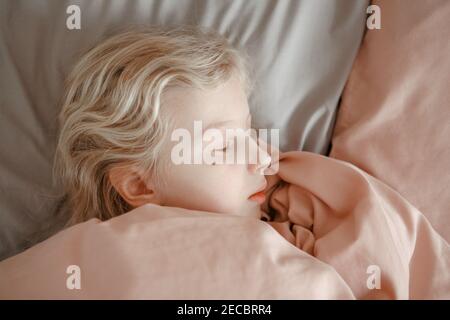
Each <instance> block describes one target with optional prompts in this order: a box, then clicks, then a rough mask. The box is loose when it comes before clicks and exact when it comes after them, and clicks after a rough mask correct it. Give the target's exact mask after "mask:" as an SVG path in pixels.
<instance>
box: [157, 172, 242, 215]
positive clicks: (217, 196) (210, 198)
mask: <svg viewBox="0 0 450 320" xmlns="http://www.w3.org/2000/svg"><path fill="white" fill-rule="evenodd" d="M245 174H246V171H245V170H244V168H243V167H242V166H209V165H180V166H174V167H173V168H172V170H170V174H169V176H168V177H167V185H168V189H167V191H166V199H168V200H170V201H167V202H168V203H166V205H172V206H179V207H184V208H187V209H194V210H205V211H214V212H229V211H231V210H236V209H237V207H238V206H242V204H243V202H244V201H245V181H246V179H245V178H246V177H245Z"/></svg>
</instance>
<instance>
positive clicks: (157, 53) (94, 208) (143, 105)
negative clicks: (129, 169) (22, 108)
mask: <svg viewBox="0 0 450 320" xmlns="http://www.w3.org/2000/svg"><path fill="white" fill-rule="evenodd" d="M234 72H237V74H238V75H239V77H240V79H241V81H242V84H243V86H244V90H245V91H246V93H247V96H249V94H250V92H251V90H252V84H251V82H250V81H249V65H248V58H247V56H246V54H245V53H244V52H243V51H241V50H238V49H236V48H234V47H233V46H231V45H230V43H229V42H228V41H227V40H226V38H225V37H223V36H221V35H220V34H218V33H216V32H214V31H211V30H205V29H201V28H199V27H193V26H185V27H179V28H176V29H162V28H159V27H150V28H146V29H144V30H134V31H128V32H124V33H121V34H118V35H115V36H112V37H111V38H108V39H106V40H105V41H103V42H101V43H100V44H99V45H97V46H95V47H94V48H93V49H91V50H90V51H88V52H87V53H86V54H85V55H84V56H82V58H81V59H80V60H79V62H78V63H77V64H76V65H75V67H74V68H73V70H72V72H71V73H70V75H69V76H68V78H67V83H66V93H65V96H64V100H63V106H62V110H61V113H60V115H59V121H60V135H59V140H58V145H57V149H56V155H55V159H54V168H53V170H54V172H53V176H54V178H55V179H56V180H58V179H59V181H57V182H56V183H61V186H62V188H63V190H62V191H63V193H64V194H65V198H66V200H67V204H68V206H69V209H70V212H71V215H70V218H69V222H68V224H67V225H72V224H76V223H79V222H82V221H86V220H88V219H91V218H98V219H100V220H107V219H109V218H112V217H115V216H118V215H120V214H123V213H125V212H127V211H129V210H131V209H132V208H131V207H130V205H129V204H128V203H126V201H125V200H124V199H123V198H122V197H121V196H120V195H119V193H118V192H117V191H116V190H115V189H114V187H113V186H112V184H111V182H110V180H109V177H108V173H109V171H110V170H111V168H113V167H115V166H134V167H135V168H138V170H139V171H140V172H142V173H143V174H144V175H145V176H146V177H148V178H151V179H155V181H159V182H157V183H161V174H160V173H161V172H162V171H163V170H164V168H163V167H164V166H163V165H161V163H164V159H162V157H163V155H162V154H161V150H162V145H163V142H164V138H165V137H167V135H168V132H167V130H168V129H169V127H170V125H169V123H170V119H168V118H167V117H164V116H163V112H161V110H162V109H164V105H162V99H161V98H162V95H163V93H164V92H165V91H166V90H168V89H169V88H170V87H172V86H185V87H186V86H187V87H193V88H200V89H205V88H214V87H216V86H217V85H219V84H221V83H223V82H225V81H226V80H227V79H229V78H230V77H231V75H232V74H233V73H234Z"/></svg>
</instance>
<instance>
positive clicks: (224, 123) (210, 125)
mask: <svg viewBox="0 0 450 320" xmlns="http://www.w3.org/2000/svg"><path fill="white" fill-rule="evenodd" d="M251 116H252V115H251V114H250V113H248V114H247V118H246V119H245V121H246V122H247V121H248V119H250V118H251ZM233 122H234V120H223V121H218V122H214V123H211V124H209V125H208V126H207V127H206V128H205V130H204V131H206V130H208V129H211V128H220V127H223V126H225V125H226V124H230V123H233Z"/></svg>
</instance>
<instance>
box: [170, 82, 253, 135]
mask: <svg viewBox="0 0 450 320" xmlns="http://www.w3.org/2000/svg"><path fill="white" fill-rule="evenodd" d="M163 106H164V109H166V111H167V113H168V114H169V116H170V117H171V118H172V121H173V123H174V124H175V125H176V126H177V127H184V128H190V127H192V126H193V122H194V121H198V120H202V121H203V123H204V125H205V126H207V125H209V124H211V123H215V122H221V121H227V120H231V121H236V122H242V121H243V120H244V121H245V120H246V117H247V114H248V112H249V107H248V101H247V97H246V95H245V91H244V88H243V86H242V84H241V82H240V81H239V78H238V77H236V76H232V77H230V79H229V80H228V81H226V82H224V83H222V84H220V85H219V86H217V87H216V88H213V89H207V90H200V89H196V88H182V87H176V88H175V87H174V88H170V89H169V90H167V92H165V94H164V95H163Z"/></svg>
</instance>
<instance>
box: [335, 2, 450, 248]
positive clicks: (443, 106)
mask: <svg viewBox="0 0 450 320" xmlns="http://www.w3.org/2000/svg"><path fill="white" fill-rule="evenodd" d="M373 4H375V5H378V6H379V7H380V10H381V29H380V30H368V31H367V33H366V35H365V38H364V41H363V43H362V46H361V49H360V51H359V53H358V56H357V58H356V61H355V65H354V67H353V69H352V72H351V75H350V78H349V81H348V83H347V84H346V88H345V90H344V93H343V95H342V103H341V105H340V107H339V112H338V116H337V122H336V127H335V130H334V133H333V139H332V148H331V153H330V156H331V157H334V158H337V159H341V160H344V161H348V162H351V163H353V164H355V165H356V166H358V167H360V168H362V169H363V170H364V171H366V172H368V173H370V174H371V175H373V176H375V177H376V178H378V179H380V180H382V181H384V182H385V183H387V184H388V185H389V186H391V187H392V188H394V189H395V190H397V191H398V192H399V193H401V194H402V195H403V196H404V197H405V198H406V199H407V200H408V201H409V202H411V203H412V204H413V205H414V206H415V207H417V208H418V209H419V210H420V211H421V212H422V213H423V214H424V215H425V216H426V217H427V219H428V220H429V221H430V223H431V224H432V226H433V227H434V228H435V229H436V230H437V231H438V232H439V233H440V234H441V236H442V237H444V238H445V239H446V240H447V241H450V143H449V137H450V91H449V83H450V72H449V71H450V59H449V56H450V42H449V41H448V39H450V28H449V27H448V20H449V17H450V1H446V0H442V1H441V0H433V1H421V0H414V1H408V5H405V2H404V1H398V0H392V1H391V0H388V1H387V0H386V1H383V0H376V1H373Z"/></svg>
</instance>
